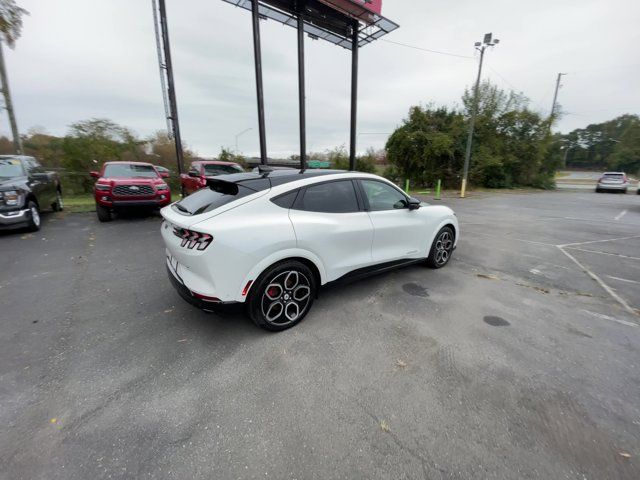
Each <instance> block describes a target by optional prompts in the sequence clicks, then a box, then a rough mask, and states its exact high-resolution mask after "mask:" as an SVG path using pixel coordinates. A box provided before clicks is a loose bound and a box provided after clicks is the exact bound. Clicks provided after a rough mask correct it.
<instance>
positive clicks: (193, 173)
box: [187, 171, 200, 178]
mask: <svg viewBox="0 0 640 480" xmlns="http://www.w3.org/2000/svg"><path fill="white" fill-rule="evenodd" d="M187 175H189V176H190V177H193V178H200V175H198V172H194V171H189V173H188V174H187Z"/></svg>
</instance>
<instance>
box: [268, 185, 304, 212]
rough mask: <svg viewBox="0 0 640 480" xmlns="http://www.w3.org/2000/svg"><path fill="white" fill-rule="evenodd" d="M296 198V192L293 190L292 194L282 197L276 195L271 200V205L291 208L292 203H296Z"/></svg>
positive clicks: (284, 194) (285, 194)
mask: <svg viewBox="0 0 640 480" xmlns="http://www.w3.org/2000/svg"><path fill="white" fill-rule="evenodd" d="M297 196H298V190H294V191H293V192H288V193H283V194H282V195H278V196H277V197H274V198H272V199H271V201H272V202H273V203H275V204H276V205H278V206H279V207H282V208H287V209H289V208H291V207H292V206H293V202H295V201H296V197H297Z"/></svg>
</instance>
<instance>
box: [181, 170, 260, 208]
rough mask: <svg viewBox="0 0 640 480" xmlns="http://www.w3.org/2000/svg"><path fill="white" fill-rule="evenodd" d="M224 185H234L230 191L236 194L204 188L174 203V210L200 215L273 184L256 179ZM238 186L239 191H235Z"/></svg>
mask: <svg viewBox="0 0 640 480" xmlns="http://www.w3.org/2000/svg"><path fill="white" fill-rule="evenodd" d="M222 185H233V188H230V189H229V190H231V191H234V193H224V192H223V191H220V190H227V189H226V188H224V187H223V188H221V189H218V191H214V190H212V189H211V188H203V189H201V190H198V191H197V192H195V193H192V194H191V195H189V196H188V197H186V198H184V199H182V200H180V201H179V202H177V203H174V204H173V208H174V209H175V210H176V211H178V212H179V213H181V214H183V215H198V214H200V213H206V212H210V211H212V210H215V209H216V208H219V207H222V206H223V205H226V204H227V203H231V202H233V201H234V200H238V199H240V198H242V197H246V196H247V195H251V194H252V193H256V192H259V191H261V190H265V189H267V188H270V187H271V183H270V182H269V180H268V179H266V178H256V179H251V180H248V181H243V182H238V183H232V182H222ZM236 186H237V191H236V190H235V187H236Z"/></svg>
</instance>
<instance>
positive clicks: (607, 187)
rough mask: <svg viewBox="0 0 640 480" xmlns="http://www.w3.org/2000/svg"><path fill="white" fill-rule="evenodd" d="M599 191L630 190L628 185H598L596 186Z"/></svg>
mask: <svg viewBox="0 0 640 480" xmlns="http://www.w3.org/2000/svg"><path fill="white" fill-rule="evenodd" d="M596 188H597V189H598V190H614V191H617V192H620V191H623V190H627V189H628V188H629V184H628V183H619V184H618V183H598V185H597V186H596Z"/></svg>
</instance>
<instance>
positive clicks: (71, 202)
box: [62, 193, 96, 213]
mask: <svg viewBox="0 0 640 480" xmlns="http://www.w3.org/2000/svg"><path fill="white" fill-rule="evenodd" d="M62 201H63V202H64V209H65V211H67V212H71V213H80V212H95V211H96V202H95V200H94V199H93V195H91V194H90V193H85V194H82V195H72V196H64V197H62Z"/></svg>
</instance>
